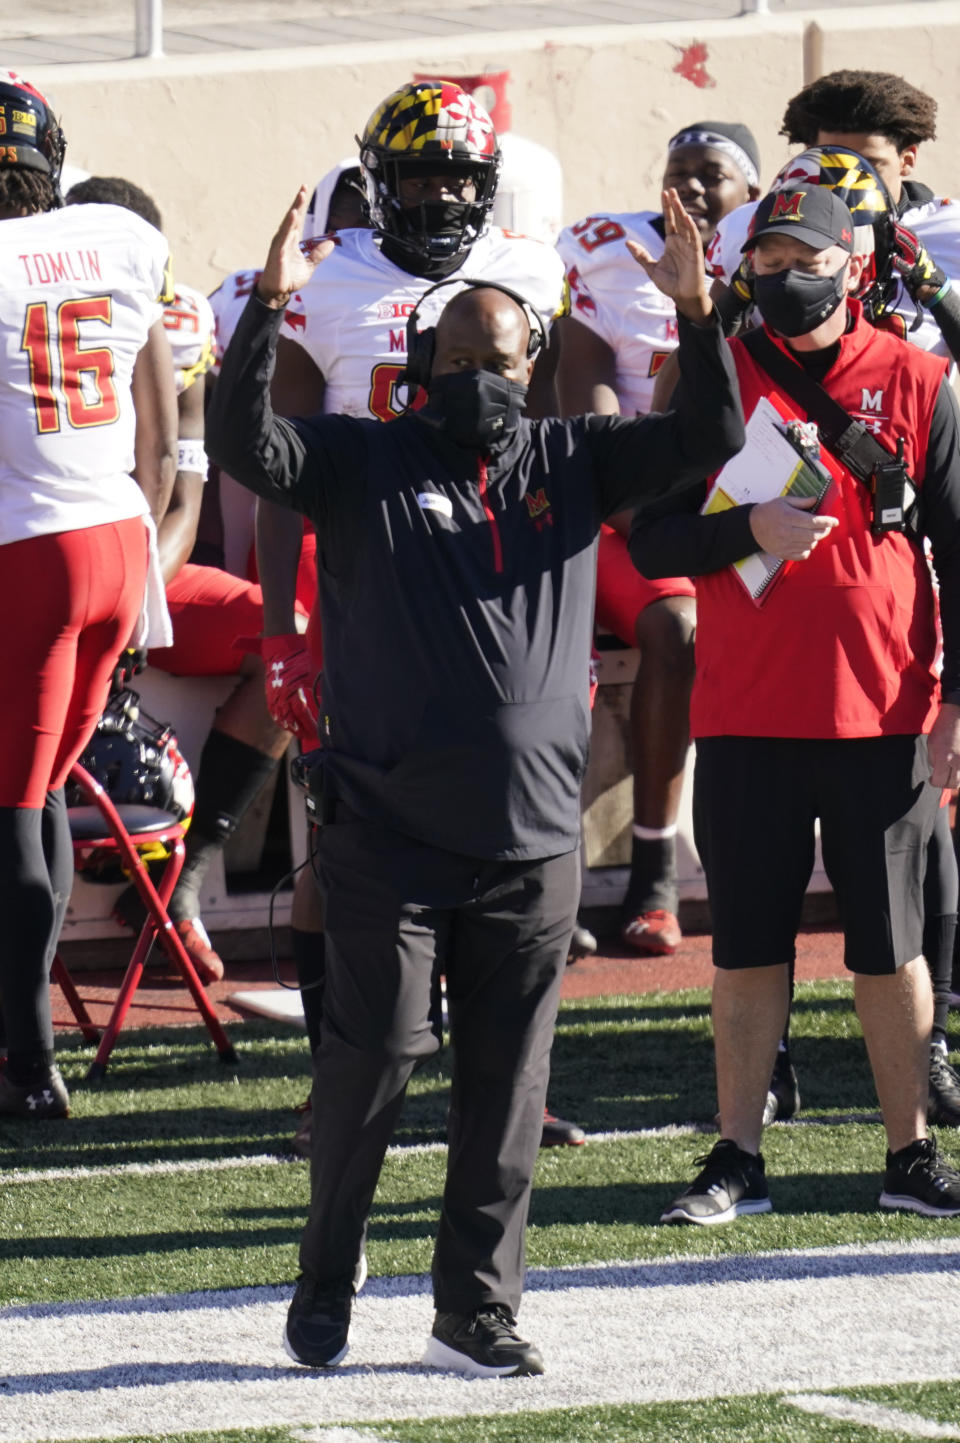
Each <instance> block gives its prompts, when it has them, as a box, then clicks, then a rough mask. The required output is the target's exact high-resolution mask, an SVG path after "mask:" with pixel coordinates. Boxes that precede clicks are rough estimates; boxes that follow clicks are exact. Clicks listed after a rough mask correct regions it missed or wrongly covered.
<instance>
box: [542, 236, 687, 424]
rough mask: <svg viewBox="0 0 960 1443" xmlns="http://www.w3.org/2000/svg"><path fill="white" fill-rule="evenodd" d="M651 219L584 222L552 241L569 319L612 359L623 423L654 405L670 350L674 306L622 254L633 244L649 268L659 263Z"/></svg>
mask: <svg viewBox="0 0 960 1443" xmlns="http://www.w3.org/2000/svg"><path fill="white" fill-rule="evenodd" d="M659 219H660V216H659V214H658V212H657V211H652V210H650V211H640V212H637V213H627V214H623V215H591V216H587V218H586V219H585V220H581V221H577V223H576V225H571V226H567V228H566V230H564V231H563V232H562V233H561V235H560V239H559V240H558V241H557V250H558V251H559V252H560V254H561V256H562V257H563V262H564V265H565V266H566V271H567V284H568V286H569V287H570V314H571V315H572V316H573V317H574V318H575V319H576V320H578V321H579V322H580V323H581V325H584V326H587V327H588V328H589V329H590V330H591V331H594V332H596V334H597V335H598V336H599V337H600V339H601V340H603V341H606V343H607V345H608V346H609V347H610V349H611V351H612V352H613V354H614V357H615V359H616V368H617V369H616V392H617V400H618V401H619V403H620V414H621V415H622V416H636V415H645V414H646V413H647V412H648V411H649V410H650V409H651V407H652V405H653V388H654V384H655V382H656V378H657V372H658V371H659V370H660V367H661V366H662V365H663V363H664V361H665V360H666V359H667V357H668V356H669V355H670V352H671V351H673V350H674V349H675V348H676V345H677V313H676V309H675V307H674V304H673V301H671V300H670V299H669V297H668V296H665V295H664V294H663V293H662V291H658V290H657V288H656V286H655V285H654V284H653V281H651V280H649V279H648V277H647V274H646V272H645V271H644V270H643V269H642V267H641V266H638V265H637V262H636V261H635V260H634V259H633V256H632V255H631V254H630V252H629V251H628V250H627V247H626V244H625V243H626V241H627V240H634V241H639V242H640V244H641V245H642V246H645V247H646V249H647V250H648V251H649V253H650V255H652V256H653V258H654V260H659V258H660V257H661V256H662V255H663V244H664V243H663V236H662V235H661V234H660V231H659V229H655V227H654V224H653V223H654V221H657V220H659Z"/></svg>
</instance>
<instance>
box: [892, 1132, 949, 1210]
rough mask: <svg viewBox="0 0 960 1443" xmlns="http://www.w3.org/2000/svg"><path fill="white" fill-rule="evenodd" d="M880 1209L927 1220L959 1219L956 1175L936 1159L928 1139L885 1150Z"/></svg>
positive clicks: (939, 1157) (934, 1151)
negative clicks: (897, 1211)
mask: <svg viewBox="0 0 960 1443" xmlns="http://www.w3.org/2000/svg"><path fill="white" fill-rule="evenodd" d="M880 1206H881V1207H882V1208H905V1209H906V1210H907V1211H908V1212H912V1213H923V1215H924V1217H927V1218H955V1217H960V1172H957V1170H956V1168H955V1167H951V1166H950V1164H949V1163H948V1162H946V1161H945V1160H944V1158H942V1157H941V1156H940V1153H939V1152H938V1151H937V1144H936V1142H935V1141H934V1139H933V1138H932V1137H921V1138H918V1139H917V1141H916V1142H912V1143H911V1144H910V1146H909V1147H902V1148H901V1149H900V1151H899V1152H890V1151H889V1150H888V1151H887V1170H886V1172H885V1173H884V1174H883V1192H882V1193H881V1194H880Z"/></svg>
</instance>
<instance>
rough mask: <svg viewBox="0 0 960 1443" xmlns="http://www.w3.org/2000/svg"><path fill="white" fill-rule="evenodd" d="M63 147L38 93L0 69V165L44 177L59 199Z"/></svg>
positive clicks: (42, 98) (54, 124) (8, 72)
mask: <svg viewBox="0 0 960 1443" xmlns="http://www.w3.org/2000/svg"><path fill="white" fill-rule="evenodd" d="M66 148H67V145H66V141H65V140H64V137H63V131H62V130H61V129H60V126H59V125H58V124H57V121H56V119H55V117H54V114H53V111H52V110H51V108H50V106H49V104H48V103H47V101H46V100H45V99H44V97H43V96H42V95H41V94H40V91H39V90H37V89H36V88H35V87H34V86H33V85H31V84H30V82H29V81H27V80H24V79H23V77H22V76H20V75H17V74H16V73H15V72H14V71H12V70H0V154H2V155H3V157H4V158H3V160H2V161H0V164H3V165H16V166H23V167H24V168H25V169H27V170H37V171H40V172H41V173H42V174H44V175H48V176H49V177H50V179H51V181H52V182H53V186H54V190H55V193H56V195H57V197H58V198H59V196H60V172H61V170H62V169H63V157H64V153H65V151H66ZM14 157H15V158H14Z"/></svg>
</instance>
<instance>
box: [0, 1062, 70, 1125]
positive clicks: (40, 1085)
mask: <svg viewBox="0 0 960 1443" xmlns="http://www.w3.org/2000/svg"><path fill="white" fill-rule="evenodd" d="M0 1116H3V1117H33V1118H50V1117H69V1116H70V1094H69V1093H68V1092H67V1087H66V1083H65V1082H64V1080H63V1078H62V1077H61V1076H60V1069H59V1068H58V1067H51V1068H50V1070H49V1072H48V1073H47V1075H46V1076H45V1077H44V1078H43V1079H42V1081H40V1082H31V1083H28V1084H26V1085H23V1086H21V1085H20V1084H18V1083H16V1082H11V1081H10V1079H9V1077H8V1076H7V1074H6V1072H0Z"/></svg>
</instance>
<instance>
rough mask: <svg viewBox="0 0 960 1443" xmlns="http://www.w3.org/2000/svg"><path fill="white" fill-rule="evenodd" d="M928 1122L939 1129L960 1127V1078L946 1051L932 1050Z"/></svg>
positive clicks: (936, 1048)
mask: <svg viewBox="0 0 960 1443" xmlns="http://www.w3.org/2000/svg"><path fill="white" fill-rule="evenodd" d="M927 1121H928V1122H932V1123H934V1124H935V1125H936V1126H937V1127H960V1077H958V1076H957V1074H956V1072H955V1071H954V1069H953V1068H952V1067H951V1066H950V1064H949V1062H948V1061H947V1053H946V1049H945V1048H943V1047H937V1046H936V1045H934V1046H933V1047H931V1048H930V1095H929V1097H928V1099H927Z"/></svg>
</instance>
